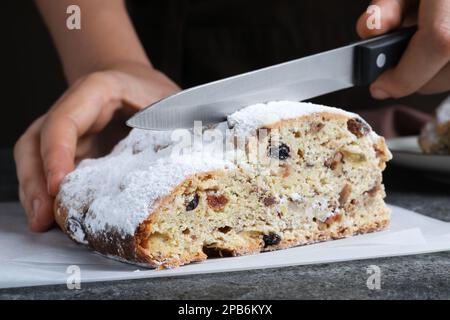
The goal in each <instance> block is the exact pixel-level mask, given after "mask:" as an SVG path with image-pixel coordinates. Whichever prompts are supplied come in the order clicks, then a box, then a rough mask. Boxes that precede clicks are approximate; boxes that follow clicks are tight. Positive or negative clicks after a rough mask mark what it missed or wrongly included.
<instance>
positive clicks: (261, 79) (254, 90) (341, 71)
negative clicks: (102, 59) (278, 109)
mask: <svg viewBox="0 0 450 320" xmlns="http://www.w3.org/2000/svg"><path fill="white" fill-rule="evenodd" d="M415 31H416V27H409V28H404V29H400V30H398V31H395V32H392V33H390V34H386V35H382V36H379V37H375V38H372V39H368V40H364V41H360V42H356V43H354V44H350V45H347V46H344V47H341V48H337V49H334V50H330V51H326V52H322V53H318V54H315V55H311V56H308V57H305V58H301V59H296V60H292V61H289V62H285V63H281V64H277V65H274V66H270V67H267V68H263V69H259V70H256V71H251V72H247V73H243V74H240V75H237V76H233V77H230V78H226V79H222V80H218V81H214V82H210V83H207V84H204V85H200V86H197V87H193V88H190V89H187V90H184V91H181V92H179V93H176V94H174V95H171V96H169V97H167V98H164V99H161V100H159V101H157V102H155V103H153V104H151V105H150V106H148V107H147V108H145V109H143V110H142V111H140V112H138V113H137V114H135V115H134V116H133V117H132V118H130V119H129V120H128V121H127V125H128V126H130V127H135V128H141V129H150V130H171V129H176V128H190V127H193V125H194V121H202V124H203V125H207V124H211V123H216V122H220V121H224V120H225V119H226V117H227V115H229V114H231V113H233V112H235V111H237V110H239V109H241V108H243V107H245V106H248V105H252V104H255V103H260V102H268V101H274V100H292V101H302V100H306V99H311V98H314V97H317V96H320V95H323V94H326V93H330V92H334V91H338V90H341V89H345V88H349V87H353V86H367V85H369V84H370V83H372V82H373V81H374V80H375V79H376V78H377V77H378V76H379V75H380V74H381V73H382V72H383V71H385V70H386V69H388V68H391V67H393V66H395V65H396V64H397V63H398V61H399V60H400V58H401V56H402V54H403V52H404V51H405V49H406V46H407V45H408V43H409V41H410V39H411V37H412V36H413V34H414V33H415Z"/></svg>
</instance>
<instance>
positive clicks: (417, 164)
mask: <svg viewBox="0 0 450 320" xmlns="http://www.w3.org/2000/svg"><path fill="white" fill-rule="evenodd" d="M417 139H418V137H417V136H409V137H401V138H393V139H387V140H386V142H387V145H388V147H389V149H390V150H391V152H392V154H393V156H394V158H393V159H392V162H393V163H395V164H397V165H400V166H404V167H408V168H412V169H417V170H421V171H427V172H429V173H430V174H432V175H433V177H434V178H439V179H440V180H445V181H450V155H432V154H424V153H423V152H422V150H421V149H420V146H419V143H418V141H417Z"/></svg>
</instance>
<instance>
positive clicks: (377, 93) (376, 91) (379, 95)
mask: <svg viewBox="0 0 450 320" xmlns="http://www.w3.org/2000/svg"><path fill="white" fill-rule="evenodd" d="M371 93H372V97H374V98H375V99H379V100H384V99H387V98H389V94H388V93H387V92H386V91H384V90H382V89H380V88H372V90H371Z"/></svg>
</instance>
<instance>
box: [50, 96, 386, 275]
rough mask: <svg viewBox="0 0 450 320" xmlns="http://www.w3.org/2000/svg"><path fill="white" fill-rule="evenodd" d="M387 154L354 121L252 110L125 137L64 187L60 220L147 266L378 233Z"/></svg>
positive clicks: (85, 239)
mask: <svg viewBox="0 0 450 320" xmlns="http://www.w3.org/2000/svg"><path fill="white" fill-rule="evenodd" d="M182 142H183V143H182ZM186 142H194V143H193V144H192V145H191V144H186ZM199 142H201V143H199ZM180 146H181V147H180ZM186 146H188V147H186ZM390 158H391V154H390V152H389V150H388V149H387V147H386V145H385V142H384V139H383V138H382V137H379V136H378V135H376V134H375V133H374V132H373V131H372V129H371V128H370V126H369V125H368V124H367V123H366V122H365V121H364V120H362V119H361V118H360V117H359V116H358V115H356V114H353V113H349V112H346V111H343V110H341V109H337V108H331V107H325V106H319V105H314V104H309V103H298V102H289V101H278V102H269V103H267V104H257V105H253V106H249V107H247V108H244V109H242V110H240V111H238V112H236V113H234V114H232V115H230V116H229V118H228V122H226V123H221V124H218V125H216V126H214V127H210V128H203V129H200V130H197V129H194V130H192V131H186V130H184V131H183V130H179V131H174V132H154V131H145V130H139V129H134V130H132V131H131V133H130V134H129V136H128V137H126V138H125V139H124V140H123V141H121V142H120V143H119V144H118V145H117V146H116V147H115V148H114V150H113V151H112V152H111V154H109V155H107V156H106V157H103V158H100V159H89V160H84V161H82V162H81V163H80V165H79V166H78V167H77V168H76V170H74V171H73V172H72V173H70V174H69V175H68V176H67V177H66V178H65V179H64V181H63V183H62V185H61V188H60V192H59V195H58V197H57V200H56V202H55V217H56V221H57V223H58V224H59V226H60V227H61V228H62V229H63V230H64V231H65V232H66V233H67V234H68V235H69V237H70V238H72V239H73V240H74V241H76V242H78V243H80V244H85V245H87V246H89V247H91V248H92V249H93V250H95V251H97V252H99V253H101V254H104V255H106V256H109V257H113V258H116V259H120V260H123V261H127V262H130V263H136V264H140V265H144V266H148V267H175V266H179V265H183V264H187V263H190V262H193V261H201V260H204V259H206V258H207V257H210V256H228V255H244V254H253V253H257V252H261V251H269V250H277V249H283V248H287V247H292V246H296V245H305V244H310V243H314V242H318V241H326V240H331V239H338V238H342V237H347V236H351V235H355V234H358V233H365V232H371V231H376V230H381V229H383V228H385V227H386V226H387V225H388V224H389V220H390V217H389V210H388V209H387V207H386V205H385V203H384V200H383V199H384V197H385V192H384V187H383V185H382V171H383V170H384V168H385V162H386V161H388V160H389V159H390Z"/></svg>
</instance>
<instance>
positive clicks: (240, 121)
mask: <svg viewBox="0 0 450 320" xmlns="http://www.w3.org/2000/svg"><path fill="white" fill-rule="evenodd" d="M317 112H330V113H337V114H342V115H345V116H348V117H358V116H357V115H356V114H354V113H350V112H346V111H343V110H341V109H337V108H331V107H325V106H319V105H314V104H310V103H298V102H289V101H279V102H269V103H267V104H257V105H253V106H249V107H247V108H244V109H243V110H241V111H238V112H236V113H234V114H232V115H231V116H229V118H228V125H230V126H232V127H233V128H234V130H235V133H236V134H249V133H250V132H252V131H254V130H256V129H258V128H260V127H262V126H264V125H269V124H272V123H275V122H277V121H280V120H283V119H290V118H296V117H299V116H303V115H308V114H311V113H317ZM217 128H218V129H220V130H221V131H223V132H224V131H225V130H226V128H227V124H226V123H222V124H219V125H218V126H217ZM191 134H192V132H191ZM224 136H225V135H224ZM372 137H373V138H376V137H377V136H376V134H375V133H373V136H372ZM175 145H176V142H174V141H172V139H171V132H161V131H146V130H141V129H133V130H132V131H131V133H130V134H129V135H128V137H126V138H125V139H124V140H122V141H121V142H120V143H119V144H118V145H117V146H116V147H115V148H114V150H113V151H112V152H111V154H109V155H107V156H105V157H103V158H99V159H88V160H84V161H82V162H81V163H80V165H79V166H78V167H77V169H76V170H75V171H73V172H72V173H70V174H69V175H68V176H67V177H66V178H65V180H64V183H63V184H62V186H61V190H60V194H59V197H60V200H61V203H62V204H63V205H64V206H65V208H66V209H67V212H68V221H69V220H70V219H73V220H75V221H78V222H79V221H83V222H84V223H83V228H84V230H86V232H89V233H90V234H94V233H105V232H108V231H110V230H115V231H118V232H119V233H120V234H121V235H123V237H125V236H126V235H133V234H134V232H135V231H136V228H137V227H138V226H139V225H140V224H141V223H142V222H143V221H144V220H145V219H146V218H147V217H148V215H149V214H150V213H151V212H152V210H153V209H155V206H156V205H157V202H158V199H161V198H162V197H164V196H166V195H168V194H170V193H171V191H172V190H173V189H174V188H175V187H176V186H177V185H178V184H180V183H181V182H183V181H184V180H185V179H186V178H187V177H189V176H191V175H193V174H195V173H201V172H208V171H212V170H217V169H225V170H227V169H232V168H234V167H235V164H233V163H232V162H230V161H228V160H226V159H225V158H224V157H223V156H222V155H221V154H219V155H217V153H216V150H214V148H208V147H206V148H205V147H204V148H203V150H202V151H198V150H195V148H194V149H193V150H192V152H190V153H189V154H183V155H180V156H175V157H174V156H173V151H174V147H175ZM87 210H88V211H87ZM87 212H88V213H89V214H87ZM84 215H85V218H84V219H83V216H84ZM74 225H77V223H74ZM72 237H74V238H75V240H76V241H78V242H81V243H83V242H85V239H84V232H82V231H80V230H78V229H77V230H74V232H72Z"/></svg>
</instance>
